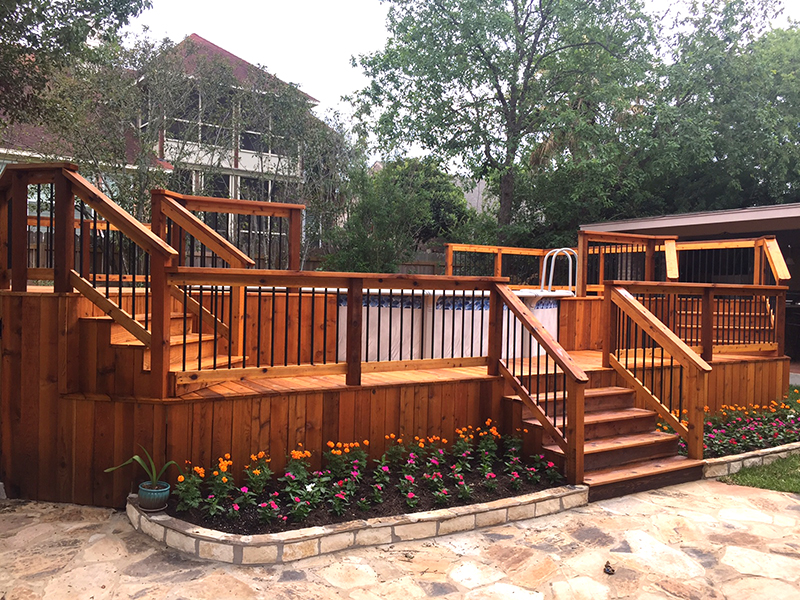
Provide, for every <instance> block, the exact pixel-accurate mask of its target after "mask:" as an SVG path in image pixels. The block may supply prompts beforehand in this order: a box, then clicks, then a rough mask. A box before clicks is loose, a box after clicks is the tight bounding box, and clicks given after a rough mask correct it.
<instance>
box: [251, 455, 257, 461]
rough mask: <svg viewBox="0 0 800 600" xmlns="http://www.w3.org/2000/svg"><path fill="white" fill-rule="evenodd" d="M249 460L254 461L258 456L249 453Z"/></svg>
mask: <svg viewBox="0 0 800 600" xmlns="http://www.w3.org/2000/svg"><path fill="white" fill-rule="evenodd" d="M250 460H252V461H253V462H256V461H257V460H258V457H257V456H256V455H255V454H251V455H250Z"/></svg>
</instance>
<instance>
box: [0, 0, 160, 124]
mask: <svg viewBox="0 0 800 600" xmlns="http://www.w3.org/2000/svg"><path fill="white" fill-rule="evenodd" d="M150 5H151V2H150V0H60V1H58V2H55V1H53V0H2V2H0V114H2V116H3V117H4V119H5V120H6V121H19V120H28V121H35V120H36V118H37V117H39V116H41V103H40V99H41V94H42V92H43V91H44V89H45V85H46V83H47V81H48V79H49V77H50V76H51V75H52V74H53V73H54V72H55V71H57V70H58V69H59V68H61V67H64V66H65V65H67V64H70V63H71V62H72V61H73V60H75V59H76V58H79V57H85V56H86V55H87V54H88V53H90V48H89V46H88V45H87V40H90V39H92V40H99V39H109V38H110V37H111V36H113V34H114V33H116V32H117V31H118V30H119V28H120V27H122V26H123V25H125V24H126V23H127V22H128V20H129V19H130V18H131V17H133V16H136V15H138V14H139V13H140V12H141V11H142V10H144V9H145V8H149V7H150Z"/></svg>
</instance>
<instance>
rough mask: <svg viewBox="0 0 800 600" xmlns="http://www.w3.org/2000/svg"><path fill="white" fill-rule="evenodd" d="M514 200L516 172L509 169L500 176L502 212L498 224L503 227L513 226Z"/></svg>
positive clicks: (498, 215)
mask: <svg viewBox="0 0 800 600" xmlns="http://www.w3.org/2000/svg"><path fill="white" fill-rule="evenodd" d="M513 200H514V170H513V168H508V169H506V171H505V172H504V173H503V174H502V175H501V176H500V212H499V213H498V214H497V222H498V224H499V225H500V226H501V227H503V226H505V225H510V224H511V207H512V204H513Z"/></svg>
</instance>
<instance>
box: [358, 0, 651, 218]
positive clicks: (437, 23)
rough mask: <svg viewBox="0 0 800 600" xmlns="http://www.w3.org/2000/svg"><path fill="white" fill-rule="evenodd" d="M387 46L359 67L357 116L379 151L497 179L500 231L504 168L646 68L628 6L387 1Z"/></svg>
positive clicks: (628, 88)
mask: <svg viewBox="0 0 800 600" xmlns="http://www.w3.org/2000/svg"><path fill="white" fill-rule="evenodd" d="M391 5H392V6H391V9H390V11H389V16H388V29H389V32H390V37H389V40H388V42H387V44H386V47H385V48H384V49H383V50H382V51H380V52H377V53H374V54H372V55H368V56H362V57H360V59H359V60H358V62H359V63H360V65H361V66H362V67H363V69H364V71H365V73H366V74H367V75H368V76H369V77H371V78H372V84H371V85H370V86H369V87H367V88H366V89H364V90H362V91H361V92H360V93H359V94H358V95H357V97H356V98H355V99H354V100H355V102H356V104H357V106H358V113H357V114H358V116H359V117H360V118H361V119H362V122H363V123H365V125H369V126H372V127H374V129H375V131H376V132H377V136H378V140H379V143H380V144H381V145H382V146H383V147H384V148H385V149H388V150H392V149H396V148H398V147H402V145H403V144H419V145H421V146H422V147H423V148H424V149H426V150H429V151H431V152H432V153H434V154H435V155H436V156H438V157H440V158H441V159H444V160H450V159H457V160H459V161H461V162H462V163H463V165H464V166H466V167H468V168H469V169H471V171H472V173H473V175H475V176H477V177H481V176H484V175H486V174H487V173H490V172H496V173H497V174H498V177H499V211H498V220H499V222H500V224H501V225H508V224H509V223H511V220H512V214H513V198H514V177H515V168H514V165H515V164H517V163H518V162H519V161H520V160H521V159H522V158H523V157H524V156H527V155H529V154H530V152H531V150H532V149H533V148H534V147H536V145H538V144H539V143H541V142H542V141H543V140H544V139H545V138H546V137H547V136H548V135H549V134H551V133H552V132H553V131H554V130H556V129H558V128H560V127H564V126H565V124H567V123H569V122H570V121H571V120H573V119H574V115H575V112H576V111H580V110H582V107H584V106H587V105H588V106H596V107H599V106H615V105H617V104H620V103H622V104H624V103H626V102H627V103H630V99H631V98H634V97H635V96H636V94H637V91H638V86H639V84H640V82H641V81H642V71H643V69H644V68H646V66H647V65H649V60H650V46H649V44H650V42H651V38H650V36H651V34H652V31H651V25H650V21H649V19H648V18H647V17H646V16H645V15H644V14H643V13H642V12H641V7H640V4H639V2H638V1H637V0H624V1H619V0H391Z"/></svg>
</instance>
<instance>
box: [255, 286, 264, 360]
mask: <svg viewBox="0 0 800 600" xmlns="http://www.w3.org/2000/svg"><path fill="white" fill-rule="evenodd" d="M262 289H263V288H262V286H258V307H257V309H256V310H257V316H256V366H257V367H260V366H261V335H262V334H261V332H262V329H263V328H262V325H261V324H262V323H263V322H264V321H263V320H262V319H261V315H262V313H263V310H264V306H263V298H262V295H261V291H262Z"/></svg>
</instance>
